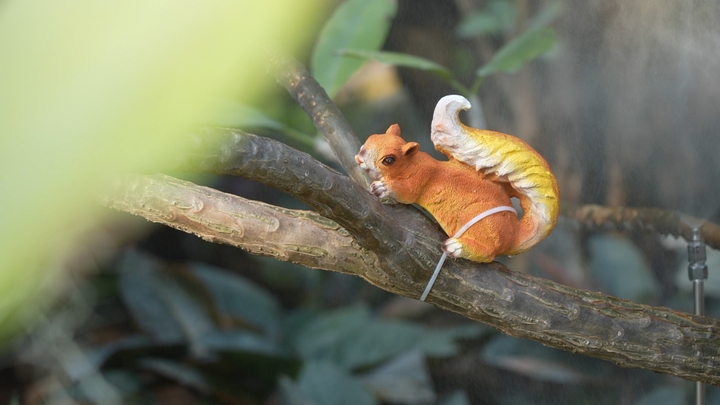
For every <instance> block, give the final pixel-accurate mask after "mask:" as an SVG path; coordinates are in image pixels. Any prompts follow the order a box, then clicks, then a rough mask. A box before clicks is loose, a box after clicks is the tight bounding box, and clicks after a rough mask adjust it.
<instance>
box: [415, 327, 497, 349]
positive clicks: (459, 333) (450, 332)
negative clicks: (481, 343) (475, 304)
mask: <svg viewBox="0 0 720 405" xmlns="http://www.w3.org/2000/svg"><path fill="white" fill-rule="evenodd" d="M492 330H493V329H492V328H490V327H489V326H484V325H479V324H467V325H462V326H455V327H450V328H442V329H425V330H424V332H423V337H422V339H420V340H418V342H417V343H416V346H417V348H418V349H420V350H422V351H423V352H424V353H425V354H427V355H429V356H435V357H447V356H452V355H454V354H456V353H457V351H458V349H459V347H458V345H457V343H455V341H456V340H458V339H475V338H478V337H480V336H481V335H482V334H484V333H489V332H491V331H492Z"/></svg>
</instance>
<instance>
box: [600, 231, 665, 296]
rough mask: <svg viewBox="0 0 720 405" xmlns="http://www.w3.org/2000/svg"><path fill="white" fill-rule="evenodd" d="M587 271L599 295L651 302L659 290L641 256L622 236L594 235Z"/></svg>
mask: <svg viewBox="0 0 720 405" xmlns="http://www.w3.org/2000/svg"><path fill="white" fill-rule="evenodd" d="M588 249H589V252H590V266H589V270H590V273H591V275H592V277H593V278H594V279H595V280H596V281H597V282H598V284H599V285H600V287H601V289H602V291H603V292H604V293H606V294H610V295H614V296H616V297H618V298H623V299H626V300H631V301H635V302H652V300H653V299H654V298H655V297H657V295H658V294H659V293H660V286H659V285H658V282H657V281H656V280H655V278H654V277H653V275H652V271H651V270H650V266H649V265H648V263H647V261H646V260H645V258H644V257H643V256H642V252H640V250H639V249H638V248H637V246H635V244H634V243H633V242H632V241H631V240H629V239H628V238H626V237H624V236H618V235H594V236H592V237H591V238H590V240H589V241H588Z"/></svg>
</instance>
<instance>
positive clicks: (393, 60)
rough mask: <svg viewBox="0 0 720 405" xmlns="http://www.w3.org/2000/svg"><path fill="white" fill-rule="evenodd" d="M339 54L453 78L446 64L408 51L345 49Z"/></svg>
mask: <svg viewBox="0 0 720 405" xmlns="http://www.w3.org/2000/svg"><path fill="white" fill-rule="evenodd" d="M339 54H340V55H344V56H351V57H355V58H360V59H366V60H367V59H375V60H377V61H379V62H382V63H385V64H388V65H393V66H402V67H409V68H414V69H420V70H424V71H427V72H430V73H432V74H434V75H436V76H439V77H440V78H442V79H445V80H450V79H451V78H452V72H451V71H450V69H448V68H446V67H445V66H443V65H441V64H439V63H435V62H433V61H431V60H429V59H425V58H421V57H419V56H415V55H409V54H406V53H398V52H386V51H362V50H357V49H345V50H342V51H340V52H339Z"/></svg>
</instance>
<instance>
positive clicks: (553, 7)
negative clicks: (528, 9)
mask: <svg viewBox="0 0 720 405" xmlns="http://www.w3.org/2000/svg"><path fill="white" fill-rule="evenodd" d="M563 11H564V7H563V3H562V2H560V1H553V2H550V3H546V4H543V6H542V8H541V9H540V11H538V13H537V14H535V15H534V16H533V17H532V18H531V19H530V22H529V24H528V27H529V29H533V28H539V27H545V26H547V25H550V24H552V23H553V21H555V19H556V18H558V17H559V16H560V15H561V14H562V13H563Z"/></svg>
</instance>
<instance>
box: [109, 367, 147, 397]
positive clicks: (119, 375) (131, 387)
mask: <svg viewBox="0 0 720 405" xmlns="http://www.w3.org/2000/svg"><path fill="white" fill-rule="evenodd" d="M103 377H105V380H106V381H107V382H108V383H109V384H111V385H112V386H113V387H115V389H116V390H118V392H119V393H120V394H122V395H123V396H127V395H130V394H134V393H136V392H138V391H140V390H141V389H142V379H141V378H140V376H139V375H137V374H136V373H132V372H130V371H129V370H108V371H106V372H104V373H103Z"/></svg>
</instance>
